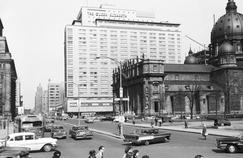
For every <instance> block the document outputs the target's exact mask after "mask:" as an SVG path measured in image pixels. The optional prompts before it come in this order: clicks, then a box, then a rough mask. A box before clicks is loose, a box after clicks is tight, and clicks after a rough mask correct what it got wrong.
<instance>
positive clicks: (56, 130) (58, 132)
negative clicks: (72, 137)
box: [51, 125, 67, 139]
mask: <svg viewBox="0 0 243 158" xmlns="http://www.w3.org/2000/svg"><path fill="white" fill-rule="evenodd" d="M51 137H52V138H65V139H66V138H67V132H66V130H65V129H64V127H63V126H62V125H53V126H52V130H51Z"/></svg>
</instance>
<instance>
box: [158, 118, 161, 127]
mask: <svg viewBox="0 0 243 158" xmlns="http://www.w3.org/2000/svg"><path fill="white" fill-rule="evenodd" d="M158 122H159V126H160V127H161V126H162V118H159V120H158Z"/></svg>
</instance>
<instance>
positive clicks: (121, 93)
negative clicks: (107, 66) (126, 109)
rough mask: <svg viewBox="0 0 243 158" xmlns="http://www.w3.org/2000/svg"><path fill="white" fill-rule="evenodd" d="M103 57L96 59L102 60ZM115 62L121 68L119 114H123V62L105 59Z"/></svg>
mask: <svg viewBox="0 0 243 158" xmlns="http://www.w3.org/2000/svg"><path fill="white" fill-rule="evenodd" d="M101 58H102V57H96V59H101ZM103 58H107V59H110V60H112V61H114V62H115V63H116V64H117V65H118V66H119V67H120V68H119V82H120V84H119V99H120V100H119V114H120V115H121V114H122V99H123V87H122V62H119V61H118V60H117V59H114V58H110V57H103Z"/></svg>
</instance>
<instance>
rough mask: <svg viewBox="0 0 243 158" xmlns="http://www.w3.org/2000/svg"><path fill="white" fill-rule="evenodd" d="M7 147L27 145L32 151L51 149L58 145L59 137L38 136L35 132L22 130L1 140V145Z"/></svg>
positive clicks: (47, 150)
mask: <svg viewBox="0 0 243 158" xmlns="http://www.w3.org/2000/svg"><path fill="white" fill-rule="evenodd" d="M4 145H5V146H6V147H27V148H30V150H31V151H36V150H43V151H46V152H49V151H51V150H52V149H54V148H55V147H56V146H57V139H53V138H37V136H36V135H35V133H32V132H21V133H12V134H9V135H8V136H7V137H6V138H5V139H4V140H0V146H4Z"/></svg>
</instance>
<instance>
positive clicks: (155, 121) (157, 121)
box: [154, 117, 158, 126]
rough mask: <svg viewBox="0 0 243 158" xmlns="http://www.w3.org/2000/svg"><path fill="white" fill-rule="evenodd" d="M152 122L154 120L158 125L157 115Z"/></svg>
mask: <svg viewBox="0 0 243 158" xmlns="http://www.w3.org/2000/svg"><path fill="white" fill-rule="evenodd" d="M154 122H155V126H157V125H158V118H157V117H155V119H154Z"/></svg>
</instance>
